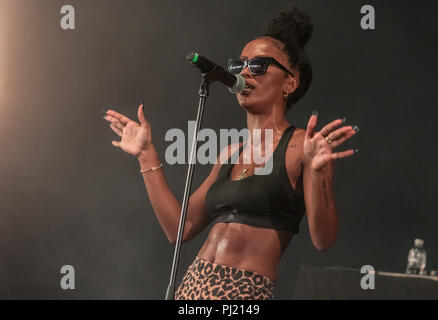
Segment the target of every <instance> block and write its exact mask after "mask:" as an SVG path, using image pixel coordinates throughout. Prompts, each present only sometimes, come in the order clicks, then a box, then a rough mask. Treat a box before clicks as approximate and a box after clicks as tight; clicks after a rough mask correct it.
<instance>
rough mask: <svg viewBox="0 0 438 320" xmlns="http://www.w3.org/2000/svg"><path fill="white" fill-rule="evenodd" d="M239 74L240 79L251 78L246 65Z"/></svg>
mask: <svg viewBox="0 0 438 320" xmlns="http://www.w3.org/2000/svg"><path fill="white" fill-rule="evenodd" d="M240 74H241V76H242V77H244V78H248V77H250V76H251V71H249V67H248V66H247V65H246V66H245V67H244V68H243V70H242V72H241V73H240Z"/></svg>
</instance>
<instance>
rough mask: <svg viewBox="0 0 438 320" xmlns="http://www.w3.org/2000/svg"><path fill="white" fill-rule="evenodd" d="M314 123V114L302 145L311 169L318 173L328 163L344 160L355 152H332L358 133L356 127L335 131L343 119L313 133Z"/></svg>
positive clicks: (315, 116)
mask: <svg viewBox="0 0 438 320" xmlns="http://www.w3.org/2000/svg"><path fill="white" fill-rule="evenodd" d="M316 122H317V115H316V114H315V112H314V114H312V116H311V117H310V119H309V122H308V124H307V132H306V136H305V138H304V145H303V152H304V157H305V160H306V162H307V163H308V164H309V165H310V168H311V169H313V170H315V171H319V170H321V169H322V168H324V167H325V166H326V165H327V163H329V162H330V161H332V160H335V159H341V158H345V157H348V156H351V155H353V154H354V153H355V152H357V151H356V150H357V149H356V150H352V149H351V150H347V151H342V152H333V149H334V148H336V147H338V146H340V145H341V144H342V143H344V141H346V140H347V139H350V138H351V137H352V136H354V135H355V134H356V133H357V132H358V131H359V128H358V127H357V126H354V127H352V126H345V127H341V128H339V129H336V127H338V126H339V125H341V124H342V123H344V122H345V118H344V119H337V120H334V121H332V122H330V123H329V124H327V125H325V126H324V127H323V128H322V129H321V131H318V132H314V130H315V127H316ZM335 129H336V130H335Z"/></svg>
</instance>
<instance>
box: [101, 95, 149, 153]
mask: <svg viewBox="0 0 438 320" xmlns="http://www.w3.org/2000/svg"><path fill="white" fill-rule="evenodd" d="M104 110H105V111H106V114H105V115H104V117H103V118H104V119H105V120H107V121H109V122H110V123H111V124H110V127H111V129H113V131H114V132H115V133H116V134H117V135H118V136H119V137H121V138H122V139H121V141H116V140H113V141H112V142H111V143H112V144H113V146H115V147H119V148H121V149H122V150H123V151H125V152H126V153H128V154H131V155H133V156H135V157H138V155H139V154H140V153H141V152H142V151H143V150H146V149H147V148H148V147H149V146H150V145H151V141H152V136H151V126H150V125H149V122H148V121H147V120H146V116H145V115H144V111H143V104H141V105H140V106H139V107H138V112H137V116H138V120H139V122H140V124H138V123H137V122H135V121H133V120H131V119H129V118H128V117H126V116H124V115H123V114H121V113H118V112H116V111H114V110H108V109H104Z"/></svg>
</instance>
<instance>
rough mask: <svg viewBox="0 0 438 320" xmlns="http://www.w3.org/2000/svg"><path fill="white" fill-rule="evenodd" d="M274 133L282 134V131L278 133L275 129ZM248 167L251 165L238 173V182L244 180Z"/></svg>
mask: <svg viewBox="0 0 438 320" xmlns="http://www.w3.org/2000/svg"><path fill="white" fill-rule="evenodd" d="M275 132H276V133H277V132H280V133H281V134H283V133H284V131H280V130H278V129H275ZM250 166H251V164H249V166H248V168H244V169H243V171H242V173H240V175H239V177H238V178H237V179H238V180H242V179H245V178H246V177H247V175H246V173H247V172H248V170H249V167H250Z"/></svg>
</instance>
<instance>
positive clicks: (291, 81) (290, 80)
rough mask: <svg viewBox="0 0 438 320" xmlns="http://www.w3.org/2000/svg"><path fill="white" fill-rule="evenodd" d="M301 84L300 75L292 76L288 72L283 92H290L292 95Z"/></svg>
mask: <svg viewBox="0 0 438 320" xmlns="http://www.w3.org/2000/svg"><path fill="white" fill-rule="evenodd" d="M299 85H300V80H299V78H298V76H295V77H292V76H291V75H290V74H287V77H286V79H285V80H284V85H283V92H287V93H289V95H291V94H292V93H293V92H295V90H297V88H298V86H299Z"/></svg>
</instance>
